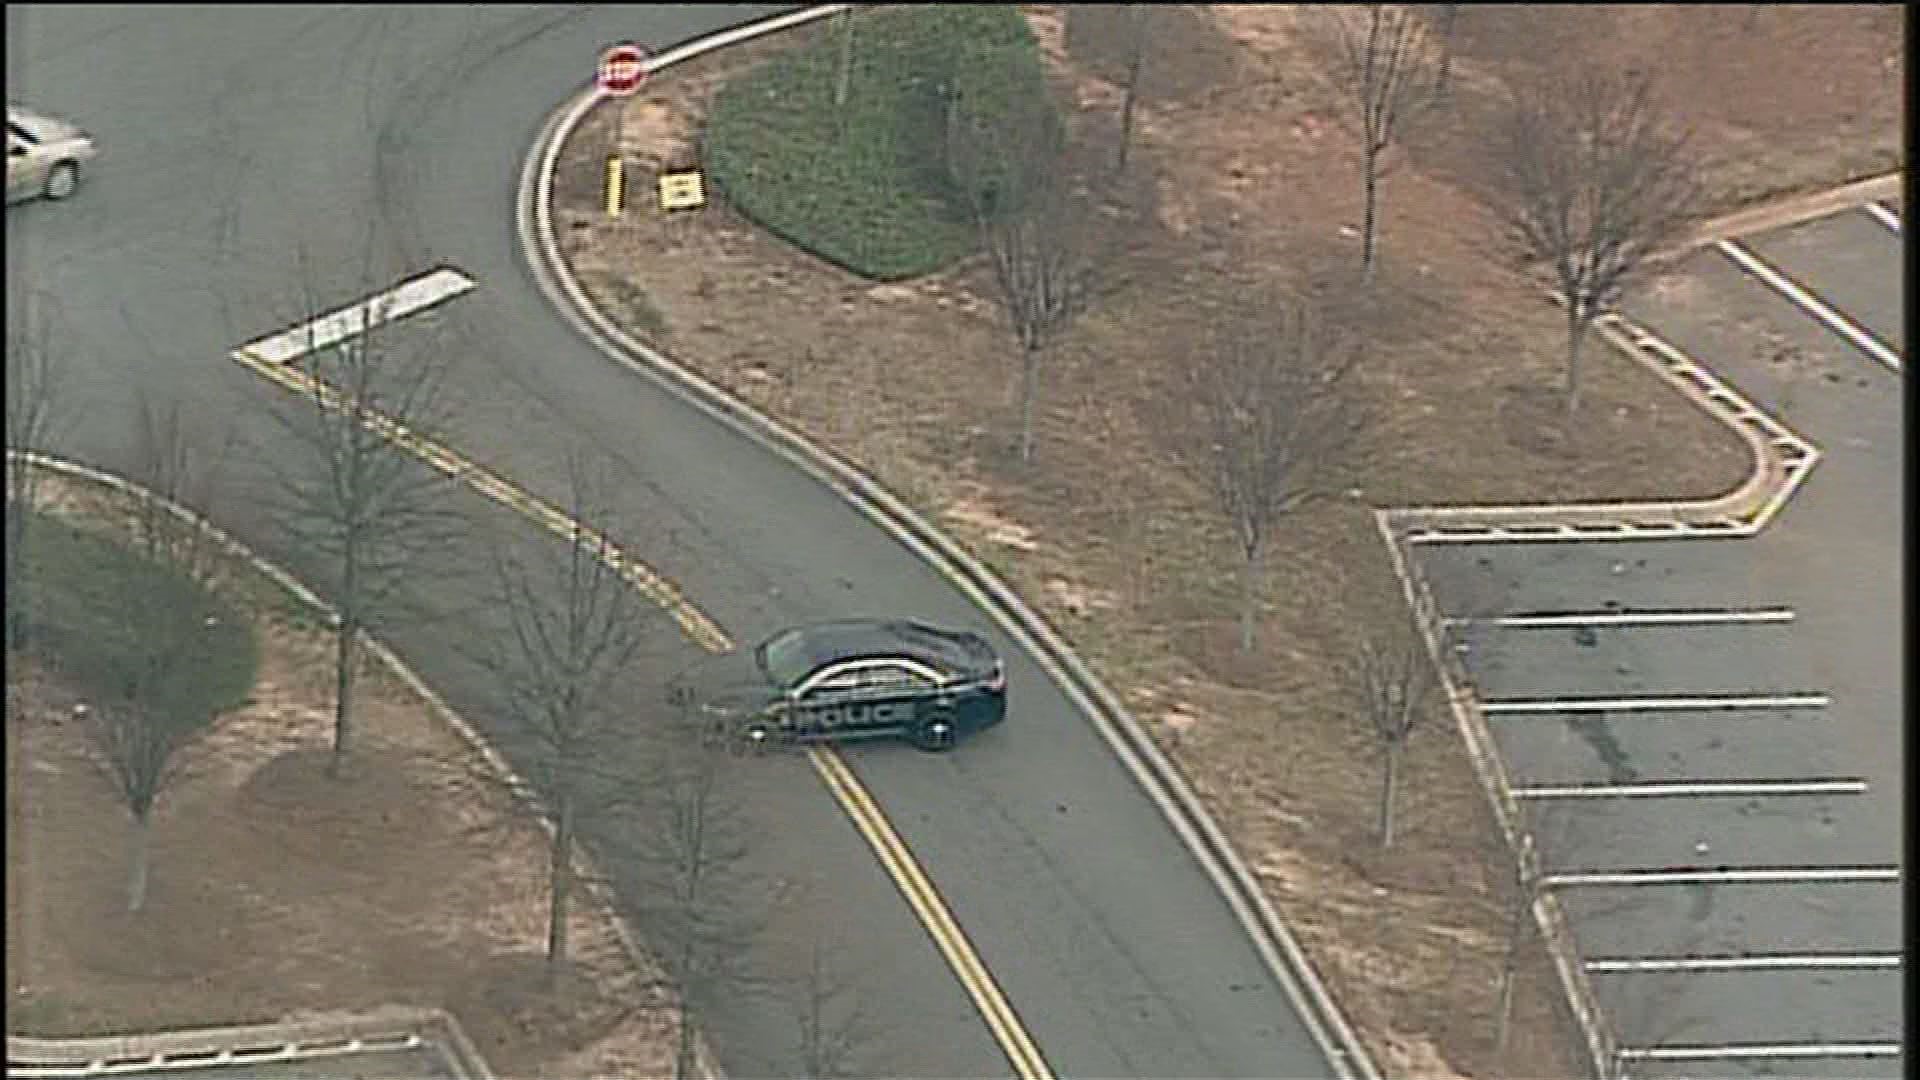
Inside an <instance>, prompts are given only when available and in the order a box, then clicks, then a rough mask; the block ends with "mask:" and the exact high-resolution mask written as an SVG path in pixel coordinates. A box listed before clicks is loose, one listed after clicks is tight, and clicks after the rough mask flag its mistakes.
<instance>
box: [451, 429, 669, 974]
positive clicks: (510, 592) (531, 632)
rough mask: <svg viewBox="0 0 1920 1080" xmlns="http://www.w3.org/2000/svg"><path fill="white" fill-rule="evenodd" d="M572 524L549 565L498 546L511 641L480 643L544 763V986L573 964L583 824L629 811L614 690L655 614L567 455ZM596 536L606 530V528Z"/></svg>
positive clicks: (540, 775)
mask: <svg viewBox="0 0 1920 1080" xmlns="http://www.w3.org/2000/svg"><path fill="white" fill-rule="evenodd" d="M567 470H568V476H569V479H570V483H571V492H572V496H571V505H570V508H569V514H568V517H569V519H570V520H571V521H573V522H574V523H575V525H574V528H573V529H572V530H571V531H570V532H569V533H568V534H567V536H566V538H565V540H564V542H563V545H564V546H562V547H560V548H558V549H554V548H552V547H548V548H547V549H546V553H545V556H544V557H537V558H535V559H533V560H528V559H523V558H520V557H517V556H516V555H515V554H514V553H513V552H512V550H511V549H510V548H508V547H507V546H506V545H505V544H502V545H499V546H498V547H496V549H495V551H494V553H493V562H494V578H495V584H494V588H493V590H492V592H493V595H492V597H491V603H492V606H493V607H494V608H495V610H496V611H498V612H499V613H500V616H501V617H502V618H503V619H504V620H505V622H506V632H505V633H504V634H502V635H500V636H499V637H498V638H497V639H494V640H488V641H485V642H483V643H482V645H481V646H480V649H479V651H480V654H481V655H480V659H481V663H482V664H483V666H484V667H485V668H486V669H487V670H488V671H489V672H490V673H492V674H493V675H494V676H495V677H496V679H497V680H498V682H499V686H500V689H501V692H502V695H503V700H504V701H505V703H506V708H507V710H508V712H509V713H510V714H511V715H512V716H513V718H514V719H515V720H516V721H517V723H518V727H519V729H520V730H521V731H523V732H525V733H526V734H527V735H528V736H530V737H531V739H532V741H533V743H534V745H535V746H537V748H538V750H537V752H538V754H539V758H538V761H537V762H536V763H535V765H534V767H533V769H532V770H531V771H532V773H533V774H534V775H533V777H532V779H533V781H534V783H536V784H537V785H538V787H539V789H540V791H541V793H542V795H543V801H544V803H545V807H544V809H545V810H546V813H547V814H548V817H549V820H550V821H551V823H552V826H553V829H552V831H551V833H550V834H549V847H548V859H547V883H548V906H547V979H548V982H549V984H555V983H557V982H558V981H559V980H560V978H561V977H562V976H563V975H564V973H565V971H566V969H567V964H568V942H567V926H568V922H567V917H568V913H569V911H570V907H571V901H572V899H573V895H574V889H575V886H576V884H577V883H576V881H575V880H574V862H573V858H574V853H575V847H576V845H577V843H578V838H579V836H580V833H581V828H582V826H583V824H585V823H590V822H592V821H593V820H595V819H601V818H604V817H605V816H606V815H609V814H612V813H616V812H619V811H623V810H625V809H629V808H630V807H631V804H632V800H633V795H632V794H631V785H630V784H628V783H622V782H619V781H618V780H617V779H616V778H614V777H612V776H611V775H610V770H609V769H608V768H607V767H606V766H605V765H604V764H603V763H604V762H605V761H606V760H607V759H608V758H609V757H610V756H611V752H612V750H613V749H614V747H615V746H616V745H617V742H618V739H617V737H618V736H619V734H620V729H621V728H622V727H625V726H630V725H629V721H630V720H631V718H632V716H633V702H632V701H631V700H630V699H629V698H627V697H625V696H622V695H621V694H619V693H618V691H617V684H618V681H619V680H620V678H621V677H622V676H623V675H625V674H627V673H628V671H629V668H630V667H631V666H632V664H633V661H634V660H635V658H636V657H637V656H638V655H639V653H640V648H641V646H642V644H643V643H644V642H645V640H646V637H647V634H648V632H649V631H650V629H651V628H652V627H653V626H655V625H656V623H657V619H656V617H655V615H656V613H657V611H658V609H657V608H656V607H654V605H652V604H651V603H649V602H648V601H647V599H646V598H645V597H644V596H643V595H641V594H640V593H639V592H638V591H637V590H635V589H634V588H633V587H632V586H631V585H629V584H628V583H627V581H626V580H625V579H624V578H623V577H622V575H621V573H620V570H619V567H618V565H617V564H616V562H615V560H614V559H613V558H611V557H610V556H611V555H612V549H611V547H610V545H609V542H608V540H607V538H606V536H605V534H604V533H603V532H599V531H593V529H592V528H590V527H588V526H586V525H585V524H583V523H586V522H594V521H601V522H604V519H605V516H606V513H605V509H604V505H603V502H602V500H601V499H600V497H599V496H598V494H597V493H598V491H599V490H600V489H601V488H602V486H603V485H600V484H596V483H595V482H594V481H593V480H592V479H591V478H590V477H589V475H588V473H587V469H586V466H585V465H584V463H583V462H582V461H581V459H580V458H579V457H578V456H577V455H574V456H569V458H568V462H567ZM600 527H602V528H603V527H604V524H603V525H602V526H600Z"/></svg>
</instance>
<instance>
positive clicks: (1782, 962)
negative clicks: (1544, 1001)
mask: <svg viewBox="0 0 1920 1080" xmlns="http://www.w3.org/2000/svg"><path fill="white" fill-rule="evenodd" d="M1899 966H1900V954H1899V953H1776V954H1772V955H1767V956H1752V955H1748V956H1641V957H1633V958H1630V959H1615V960H1589V961H1587V962H1586V965H1585V967H1586V969H1587V970H1588V971H1591V972H1593V973H1594V974H1596V975H1617V974H1623V973H1628V972H1655V971H1829V970H1854V971H1860V970H1865V971H1882V970H1886V969H1889V968H1898V967H1899Z"/></svg>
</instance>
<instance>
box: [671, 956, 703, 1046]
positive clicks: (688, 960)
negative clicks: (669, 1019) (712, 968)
mask: <svg viewBox="0 0 1920 1080" xmlns="http://www.w3.org/2000/svg"><path fill="white" fill-rule="evenodd" d="M681 932H682V933H685V934H689V935H691V933H692V931H691V930H688V929H685V928H683V929H682V931H681ZM692 968H693V942H692V940H691V936H689V939H688V940H687V941H684V942H682V943H681V945H680V979H679V982H680V985H679V986H677V987H675V988H674V989H675V990H676V991H677V992H678V993H679V995H680V1009H679V1012H680V1031H679V1033H678V1038H677V1039H676V1042H675V1049H674V1054H673V1077H674V1080H690V1078H691V1077H692V1076H693V1073H694V1068H695V1066H696V1065H697V1064H698V1062H696V1061H694V1053H693V1049H694V1047H693V1015H692V1014H693V1008H692V1006H691V1005H689V1004H688V1002H687V996H688V994H689V992H690V991H689V989H688V987H689V986H690V985H691V984H692V982H693V979H692V976H691V975H690V974H689V972H691V971H692Z"/></svg>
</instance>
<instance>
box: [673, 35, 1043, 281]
mask: <svg viewBox="0 0 1920 1080" xmlns="http://www.w3.org/2000/svg"><path fill="white" fill-rule="evenodd" d="M853 34H854V46H853V54H854V62H853V67H852V75H851V78H850V79H849V85H848V93H847V102H846V107H845V108H835V106H834V103H833V98H834V90H835V82H836V80H837V78H838V74H839V58H840V37H839V31H838V27H837V25H832V24H830V25H829V28H828V31H827V32H826V33H824V34H822V35H821V37H820V38H819V39H818V40H817V41H816V42H814V43H813V44H811V45H809V46H808V47H806V48H803V49H798V50H795V51H793V52H789V53H785V54H783V55H781V56H778V57H776V58H774V59H773V60H771V61H769V62H767V63H766V64H764V65H762V66H761V67H759V68H758V69H756V70H754V71H753V72H751V73H749V74H747V75H746V76H744V77H742V78H739V79H736V80H734V81H733V82H730V83H728V84H727V85H726V86H725V87H724V88H723V89H722V90H721V92H720V93H719V95H718V96H717V98H716V99H715V101H714V106H713V111H712V114H711V116H710V117H709V119H708V123H707V131H706V138H705V145H704V147H703V155H704V167H705V169H706V171H707V174H708V176H709V177H710V178H711V179H712V182H713V185H714V187H715V188H716V189H717V190H718V191H720V192H721V193H722V194H724V195H725V196H726V198H727V199H728V200H729V201H730V202H732V204H733V205H734V206H735V207H737V208H738V209H739V210H740V212H741V213H743V214H745V215H746V216H747V217H749V218H751V219H753V220H754V221H755V222H757V223H758V224H759V225H760V226H761V227H763V228H765V229H767V230H768V231H770V232H772V233H774V234H775V235H777V236H780V237H781V238H783V239H785V240H787V241H788V242H790V243H792V244H794V245H796V246H798V247H801V248H804V249H805V250H807V251H810V252H812V253H813V254H815V255H818V256H820V257H821V258H824V259H827V260H828V261H830V262H833V263H836V264H838V265H840V266H843V267H846V268H847V269H848V270H851V271H853V272H854V273H856V274H860V275H861V276H863V277H867V278H872V279H875V280H880V281H892V280H898V279H901V278H907V277H914V276H918V275H921V274H927V273H931V272H933V271H935V270H938V269H939V268H940V267H942V266H945V265H947V264H948V263H951V262H952V261H954V260H955V259H957V258H959V257H961V256H962V255H965V254H966V253H967V252H968V251H970V250H971V249H972V247H973V244H974V232H973V229H972V226H971V220H970V217H969V209H968V208H969V206H970V205H971V203H970V199H971V198H972V196H973V195H974V194H976V193H977V192H978V191H979V190H980V189H979V188H976V189H975V191H973V192H970V191H968V190H967V189H966V188H965V187H964V186H962V184H961V183H960V181H959V180H957V178H956V176H955V173H956V170H955V169H953V168H951V167H950V164H951V163H949V162H948V161H947V157H946V124H947V112H948V109H947V103H948V100H949V95H950V94H955V93H957V94H958V95H959V97H960V100H961V102H962V103H963V106H964V115H966V116H967V117H969V118H970V120H971V122H972V123H973V124H974V125H975V126H976V127H981V126H985V127H991V125H992V124H994V123H996V122H998V121H999V120H1000V119H1002V118H1003V117H1005V116H1015V115H1018V116H1023V117H1024V116H1030V115H1036V114H1037V115H1041V116H1044V119H1045V123H1046V124H1047V125H1048V130H1049V131H1052V130H1057V126H1058V123H1059V120H1058V117H1057V116H1056V115H1055V114H1054V112H1053V108H1052V105H1051V103H1050V102H1049V101H1048V99H1047V96H1046V79H1045V75H1044V71H1043V69H1042V67H1041V63H1040V51H1039V47H1038V46H1037V45H1036V44H1035V42H1034V40H1033V36H1032V34H1031V33H1030V32H1029V30H1028V28H1027V24H1026V20H1025V19H1024V18H1022V17H1021V15H1020V14H1019V12H1018V11H1017V10H1016V9H1015V8H1013V7H1010V6H1004V5H1000V6H969V5H951V6H928V7H913V8H906V9H902V10H889V11H882V12H875V13H872V14H869V15H863V16H858V17H856V19H855V21H854V24H853ZM1015 106H1021V107H1023V108H1021V109H1016V108H1015ZM1026 108H1034V109H1035V110H1036V112H1028V111H1025V110H1026ZM966 172H967V174H968V175H967V183H971V184H977V185H984V187H985V190H986V192H987V198H988V199H989V201H990V205H1000V204H1001V203H1003V202H1004V201H1005V200H1003V199H1001V198H1000V193H1001V192H1002V191H1004V190H1006V189H1008V188H1009V187H1013V186H1018V176H1017V173H1018V167H1017V163H1012V162H1008V161H1004V160H1001V159H1000V158H993V159H992V160H983V161H981V162H978V163H975V164H974V165H973V167H972V168H970V169H968V170H966Z"/></svg>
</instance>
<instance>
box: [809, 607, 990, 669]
mask: <svg viewBox="0 0 1920 1080" xmlns="http://www.w3.org/2000/svg"><path fill="white" fill-rule="evenodd" d="M795 632H796V633H798V634H800V635H801V640H802V641H803V642H805V644H806V651H807V654H808V656H809V658H810V659H811V660H812V661H813V664H814V666H815V667H818V666H819V665H821V664H831V663H836V662H838V661H841V660H853V659H859V658H861V657H868V656H907V657H911V658H913V659H915V660H919V661H921V662H923V663H929V664H935V665H938V666H941V667H945V668H956V667H957V668H968V667H971V666H973V665H974V664H975V663H977V662H978V661H979V657H976V656H974V655H972V652H971V650H969V649H968V647H967V645H966V643H965V639H964V638H963V637H962V636H961V635H958V634H956V633H954V632H953V631H950V630H941V629H939V628H937V627H932V626H928V625H926V624H925V623H918V622H913V621H911V620H908V619H872V618H867V619H836V620H833V621H831V622H820V623H813V624H810V625H808V626H803V627H798V628H796V630H795Z"/></svg>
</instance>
